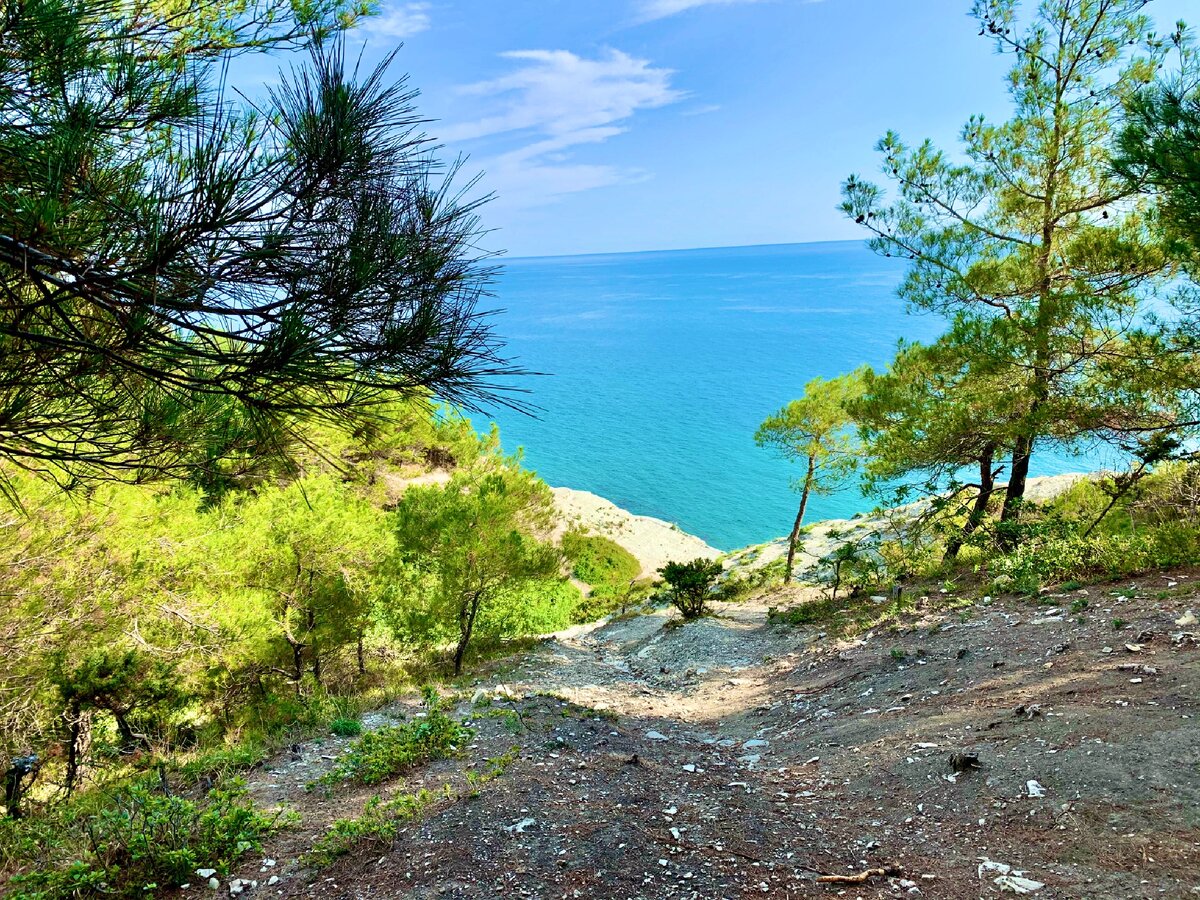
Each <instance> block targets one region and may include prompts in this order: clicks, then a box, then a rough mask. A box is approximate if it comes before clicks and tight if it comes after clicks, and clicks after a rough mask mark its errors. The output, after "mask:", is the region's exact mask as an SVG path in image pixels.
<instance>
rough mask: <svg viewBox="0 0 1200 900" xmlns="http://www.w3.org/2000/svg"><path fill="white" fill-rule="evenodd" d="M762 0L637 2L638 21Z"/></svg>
mask: <svg viewBox="0 0 1200 900" xmlns="http://www.w3.org/2000/svg"><path fill="white" fill-rule="evenodd" d="M761 2H762V0H638V3H637V10H638V12H637V14H638V19H639V21H642V22H652V21H654V20H655V19H665V18H667V16H674V15H677V14H678V13H681V12H687V11H688V10H689V9H696V8H697V7H700V6H733V5H734V4H742V3H761ZM801 2H802V3H821V2H822V0H801Z"/></svg>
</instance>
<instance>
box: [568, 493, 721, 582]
mask: <svg viewBox="0 0 1200 900" xmlns="http://www.w3.org/2000/svg"><path fill="white" fill-rule="evenodd" d="M550 490H551V491H552V492H553V493H554V505H555V507H556V508H557V509H558V514H559V524H558V525H557V526H556V527H555V529H554V538H555V539H556V540H557V539H558V538H560V537H561V536H562V535H563V533H564V532H566V531H567V530H568V529H570V528H572V527H575V526H581V527H583V528H585V529H587V530H588V531H589V532H590V533H592V534H596V535H599V536H601V537H606V538H608V539H609V540H611V541H612V542H613V543H616V544H619V545H620V546H621V547H623V548H625V549H626V550H628V551H629V552H630V553H631V554H632V555H633V556H634V558H635V559H637V561H638V562H639V563H641V565H642V570H641V572H640V573H639V575H638V577H639V578H648V577H655V576H657V574H658V570H659V569H660V568H661V567H662V566H665V565H666V564H667V563H668V562H671V561H675V562H687V561H689V560H693V559H696V558H697V557H704V558H705V559H717V558H719V557H723V556H725V555H726V554H725V553H724V552H722V551H721V550H718V549H717V548H716V547H712V546H709V545H708V544H707V543H705V542H704V540H702V539H701V538H698V537H696V536H695V535H694V534H689V533H688V532H686V531H684V530H683V529H682V528H680V527H679V526H678V525H676V524H675V523H674V522H668V521H666V520H664V519H656V518H654V517H653V516H639V515H637V514H635V513H631V512H629V510H627V509H623V508H621V507H620V506H617V505H616V504H615V503H613V502H612V501H611V500H608V499H607V498H605V497H601V496H600V495H599V494H593V493H592V492H591V491H581V490H577V489H575V488H567V487H552V488H550Z"/></svg>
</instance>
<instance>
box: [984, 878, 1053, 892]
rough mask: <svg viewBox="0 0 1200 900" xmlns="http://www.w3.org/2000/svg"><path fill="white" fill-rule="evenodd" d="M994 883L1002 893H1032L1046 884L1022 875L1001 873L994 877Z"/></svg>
mask: <svg viewBox="0 0 1200 900" xmlns="http://www.w3.org/2000/svg"><path fill="white" fill-rule="evenodd" d="M992 883H993V884H995V885H996V886H997V887H998V888H1000V893H1002V894H1032V893H1034V892H1035V891H1040V890H1041V889H1042V888H1044V887H1045V886H1046V885H1044V884H1043V883H1042V882H1040V881H1034V880H1033V879H1032V878H1025V877H1023V876H1021V875H1001V876H1000V877H999V878H996V879H993V881H992Z"/></svg>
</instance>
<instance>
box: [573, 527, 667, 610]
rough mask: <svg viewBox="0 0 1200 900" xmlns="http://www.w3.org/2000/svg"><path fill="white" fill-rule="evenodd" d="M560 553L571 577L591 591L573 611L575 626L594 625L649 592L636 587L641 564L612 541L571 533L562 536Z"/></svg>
mask: <svg viewBox="0 0 1200 900" xmlns="http://www.w3.org/2000/svg"><path fill="white" fill-rule="evenodd" d="M562 549H563V555H564V556H566V558H567V560H568V562H570V563H571V574H572V575H574V576H575V577H576V578H578V579H579V580H580V581H582V582H584V583H585V584H587V585H588V587H590V588H591V591H590V592H589V593H588V595H587V596H586V597H585V598H583V599H582V600H581V601H580V603H579V605H578V606H577V608H576V609H575V614H574V621H575V622H577V623H583V622H594V621H595V620H596V619H599V618H603V617H604V616H606V615H608V614H609V613H611V612H612V611H613V610H615V609H617V608H619V607H621V606H623V605H626V604H629V603H637V602H640V601H641V600H644V599H645V598H646V597H647V596H648V595H649V594H650V592H651V588H650V586H649V585H648V584H644V583H637V578H638V575H640V574H641V571H642V564H641V563H640V562H638V561H637V559H636V558H635V557H634V556H633V554H632V553H630V552H629V551H628V550H626V549H625V548H624V547H622V546H621V545H620V544H618V543H616V542H615V541H612V540H609V539H608V538H606V537H601V536H599V535H589V534H584V533H583V532H582V531H579V530H571V531H568V532H567V533H566V534H564V535H563V538H562Z"/></svg>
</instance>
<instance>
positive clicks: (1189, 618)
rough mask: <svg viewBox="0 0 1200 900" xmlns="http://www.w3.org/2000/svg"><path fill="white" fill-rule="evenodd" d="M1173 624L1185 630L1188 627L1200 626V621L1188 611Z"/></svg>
mask: <svg viewBox="0 0 1200 900" xmlns="http://www.w3.org/2000/svg"><path fill="white" fill-rule="evenodd" d="M1175 624H1176V625H1180V626H1183V627H1185V628H1186V627H1187V626H1189V625H1196V624H1200V619H1197V618H1196V614H1195V613H1194V612H1192V611H1191V610H1190V609H1189V610H1188V611H1187V612H1185V613H1184V614H1183V615H1182V616H1180V617H1179V618H1178V619H1176V620H1175Z"/></svg>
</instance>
